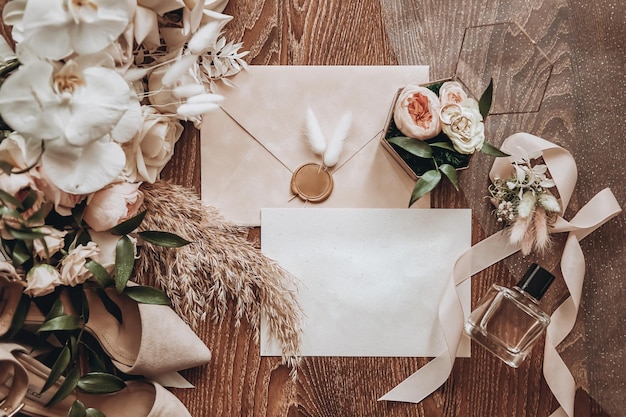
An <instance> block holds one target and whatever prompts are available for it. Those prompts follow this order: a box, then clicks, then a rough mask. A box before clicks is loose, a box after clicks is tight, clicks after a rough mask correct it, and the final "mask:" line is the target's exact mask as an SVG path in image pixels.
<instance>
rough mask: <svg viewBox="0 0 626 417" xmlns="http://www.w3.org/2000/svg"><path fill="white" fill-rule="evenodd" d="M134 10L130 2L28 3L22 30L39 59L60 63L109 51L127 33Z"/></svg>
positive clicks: (52, 0) (34, 0)
mask: <svg viewBox="0 0 626 417" xmlns="http://www.w3.org/2000/svg"><path fill="white" fill-rule="evenodd" d="M135 7H136V5H135V4H133V2H129V1H127V0H28V1H27V3H26V8H25V9H24V13H23V15H22V16H21V17H22V19H21V22H20V23H21V24H20V25H19V28H20V29H21V31H22V34H23V38H24V39H23V42H26V43H28V44H29V45H30V47H31V48H32V49H33V50H34V51H36V53H37V54H38V55H39V56H41V57H45V58H48V59H52V60H59V59H62V58H66V57H68V56H69V55H70V54H72V53H73V52H76V53H77V54H91V53H94V52H98V51H101V50H102V49H104V48H106V47H107V46H108V45H109V44H111V43H112V42H113V41H114V40H115V39H116V38H117V37H118V36H119V35H120V34H122V32H123V31H124V29H126V27H127V26H128V23H129V19H130V17H131V16H132V15H133V13H134V8H135ZM13 17H15V18H17V17H18V14H17V13H14V16H13Z"/></svg>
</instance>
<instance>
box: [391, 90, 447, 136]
mask: <svg viewBox="0 0 626 417" xmlns="http://www.w3.org/2000/svg"><path fill="white" fill-rule="evenodd" d="M393 119H394V121H395V122H396V126H397V127H398V129H400V131H401V132H402V133H403V134H405V135H406V136H408V137H411V138H415V139H420V140H425V139H430V138H434V137H435V136H437V135H438V134H439V132H441V123H440V121H439V98H438V97H437V95H436V94H435V93H433V92H432V91H430V90H429V89H428V88H426V87H422V86H420V85H417V84H409V85H407V86H406V87H405V88H404V89H403V90H402V91H401V92H400V95H399V97H398V100H397V101H396V105H395V108H394V112H393Z"/></svg>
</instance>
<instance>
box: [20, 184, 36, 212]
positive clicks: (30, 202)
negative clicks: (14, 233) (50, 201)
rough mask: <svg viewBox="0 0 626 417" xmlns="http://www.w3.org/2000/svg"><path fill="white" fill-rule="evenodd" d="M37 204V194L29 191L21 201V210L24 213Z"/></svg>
mask: <svg viewBox="0 0 626 417" xmlns="http://www.w3.org/2000/svg"><path fill="white" fill-rule="evenodd" d="M36 202H37V192H36V191H35V190H33V189H31V190H30V191H29V192H28V194H26V197H24V199H23V200H22V210H24V211H26V210H29V209H31V208H32V207H33V206H34V205H35V203H36Z"/></svg>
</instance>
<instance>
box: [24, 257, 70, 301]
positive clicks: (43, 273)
mask: <svg viewBox="0 0 626 417" xmlns="http://www.w3.org/2000/svg"><path fill="white" fill-rule="evenodd" d="M26 281H27V282H28V285H27V286H26V288H25V289H24V292H25V293H26V294H28V295H30V296H31V297H40V296H42V295H46V294H50V293H51V292H53V291H54V289H55V287H57V286H59V285H61V284H63V283H62V282H61V277H60V275H59V271H57V270H56V269H55V268H54V267H53V266H51V265H48V264H40V265H36V266H34V267H32V268H31V270H30V271H28V274H27V275H26Z"/></svg>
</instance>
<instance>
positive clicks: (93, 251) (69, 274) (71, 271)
mask: <svg viewBox="0 0 626 417" xmlns="http://www.w3.org/2000/svg"><path fill="white" fill-rule="evenodd" d="M99 253H100V248H98V245H96V244H95V243H94V242H89V243H87V245H78V246H76V247H75V248H74V249H73V250H72V251H70V253H69V254H68V255H67V256H66V257H65V258H63V260H61V277H60V279H61V283H62V284H63V285H69V286H72V287H75V286H76V285H78V284H82V283H83V282H85V281H87V280H88V279H89V278H90V277H91V272H89V270H88V269H87V268H85V261H86V260H87V259H88V258H90V259H94V260H96V261H97V260H98V255H99Z"/></svg>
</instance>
